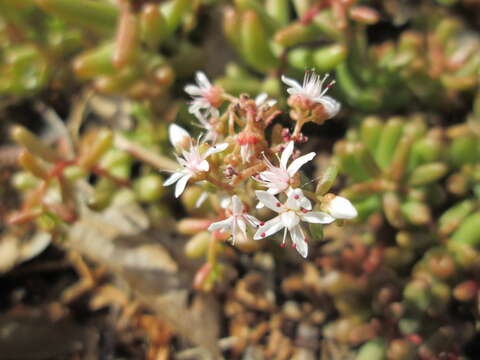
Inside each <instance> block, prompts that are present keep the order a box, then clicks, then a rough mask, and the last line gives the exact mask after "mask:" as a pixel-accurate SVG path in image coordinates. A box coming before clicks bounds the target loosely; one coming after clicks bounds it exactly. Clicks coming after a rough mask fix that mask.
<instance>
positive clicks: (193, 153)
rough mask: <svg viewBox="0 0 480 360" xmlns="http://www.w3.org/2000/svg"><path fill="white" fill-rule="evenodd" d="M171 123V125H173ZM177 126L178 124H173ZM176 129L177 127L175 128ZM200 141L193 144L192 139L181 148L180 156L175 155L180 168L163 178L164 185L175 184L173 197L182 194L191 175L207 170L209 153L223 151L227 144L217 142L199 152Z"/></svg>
mask: <svg viewBox="0 0 480 360" xmlns="http://www.w3.org/2000/svg"><path fill="white" fill-rule="evenodd" d="M173 125H174V124H172V125H171V126H173ZM175 126H178V125H175ZM177 131H178V129H177ZM201 145H202V144H201V143H197V144H194V143H193V140H191V141H190V147H189V148H188V149H184V150H182V154H181V156H177V155H175V156H176V157H177V161H178V163H179V164H180V166H181V168H180V169H179V170H177V171H175V172H174V173H173V174H172V175H170V177H169V178H168V179H167V180H165V182H164V184H163V185H164V186H170V185H172V184H174V183H177V184H176V185H175V197H176V198H178V197H179V196H180V195H182V193H183V191H184V190H185V187H186V186H187V183H188V180H190V178H191V177H193V176H195V175H197V174H198V173H200V172H202V171H208V170H209V169H210V165H209V164H208V161H207V160H206V159H207V158H208V157H209V156H210V155H212V154H215V153H218V152H221V151H224V150H225V149H226V148H227V147H228V144H226V143H223V144H217V145H214V146H211V147H210V148H208V149H207V150H206V151H205V152H203V153H201V152H200V147H201Z"/></svg>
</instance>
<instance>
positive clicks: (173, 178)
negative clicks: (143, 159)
mask: <svg viewBox="0 0 480 360" xmlns="http://www.w3.org/2000/svg"><path fill="white" fill-rule="evenodd" d="M184 175H185V173H184V172H182V171H177V172H174V173H173V174H172V175H170V176H169V178H168V179H167V180H165V181H164V183H163V186H170V185H172V184H173V183H175V182H177V181H178V179H180V178H181V177H182V176H184Z"/></svg>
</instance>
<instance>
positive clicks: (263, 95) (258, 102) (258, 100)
mask: <svg viewBox="0 0 480 360" xmlns="http://www.w3.org/2000/svg"><path fill="white" fill-rule="evenodd" d="M267 98H268V94H267V93H264V92H262V93H260V94H258V95H257V97H256V98H255V105H257V107H258V106H260V105H262V104H263V103H264V102H265V100H267Z"/></svg>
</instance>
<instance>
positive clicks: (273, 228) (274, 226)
mask: <svg viewBox="0 0 480 360" xmlns="http://www.w3.org/2000/svg"><path fill="white" fill-rule="evenodd" d="M284 227H285V225H284V224H283V223H282V220H281V218H280V216H277V217H275V218H273V219H271V220H268V221H267V222H266V223H265V225H263V226H261V227H260V228H259V229H258V230H257V232H256V233H255V235H254V236H253V239H254V240H261V239H264V238H266V237H268V236H270V235H273V234H275V233H276V232H278V231H280V230H281V229H283V228H284Z"/></svg>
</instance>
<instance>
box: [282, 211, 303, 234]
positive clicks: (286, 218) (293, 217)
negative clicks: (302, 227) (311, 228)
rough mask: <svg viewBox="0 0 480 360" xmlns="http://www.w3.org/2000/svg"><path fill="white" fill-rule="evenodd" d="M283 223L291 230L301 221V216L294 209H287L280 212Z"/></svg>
mask: <svg viewBox="0 0 480 360" xmlns="http://www.w3.org/2000/svg"><path fill="white" fill-rule="evenodd" d="M280 216H281V218H282V222H283V224H284V225H285V226H286V227H287V228H288V229H289V230H290V229H292V228H293V227H295V226H297V225H298V224H299V223H300V217H299V216H298V215H297V214H296V213H295V212H294V211H285V212H283V213H281V214H280Z"/></svg>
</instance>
